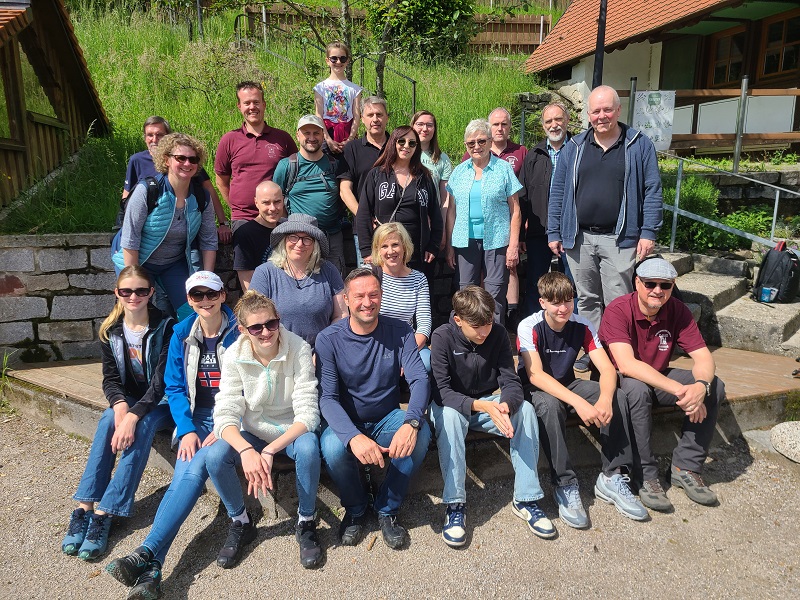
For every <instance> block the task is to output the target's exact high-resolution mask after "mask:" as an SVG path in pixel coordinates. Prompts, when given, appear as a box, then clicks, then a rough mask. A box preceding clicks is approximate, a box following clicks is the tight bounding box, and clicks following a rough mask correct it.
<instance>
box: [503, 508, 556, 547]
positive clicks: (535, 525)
mask: <svg viewBox="0 0 800 600" xmlns="http://www.w3.org/2000/svg"><path fill="white" fill-rule="evenodd" d="M511 510H512V511H513V512H514V514H515V515H517V516H518V517H519V518H520V519H523V520H524V521H526V522H527V523H528V527H529V528H530V530H531V531H532V532H533V533H534V534H535V535H538V536H539V537H540V538H544V539H549V538H551V537H554V536H555V535H556V528H555V526H554V525H553V522H552V521H551V520H550V519H548V518H547V515H545V514H544V511H543V510H542V509H541V508H539V505H538V504H536V502H534V501H531V502H517V501H516V500H514V501H512V502H511Z"/></svg>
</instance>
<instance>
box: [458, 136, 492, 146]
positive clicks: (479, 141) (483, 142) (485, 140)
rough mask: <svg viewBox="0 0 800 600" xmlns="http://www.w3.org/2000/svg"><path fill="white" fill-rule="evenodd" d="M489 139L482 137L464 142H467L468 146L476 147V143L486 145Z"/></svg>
mask: <svg viewBox="0 0 800 600" xmlns="http://www.w3.org/2000/svg"><path fill="white" fill-rule="evenodd" d="M488 141H489V140H487V139H485V138H482V139H480V140H470V141H468V142H464V143H465V144H466V146H467V148H474V147H475V144H477V145H478V146H485V145H486V142H488Z"/></svg>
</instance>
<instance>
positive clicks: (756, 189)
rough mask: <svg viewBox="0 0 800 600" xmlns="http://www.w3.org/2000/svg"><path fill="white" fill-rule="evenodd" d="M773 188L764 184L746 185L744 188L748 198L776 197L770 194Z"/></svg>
mask: <svg viewBox="0 0 800 600" xmlns="http://www.w3.org/2000/svg"><path fill="white" fill-rule="evenodd" d="M770 191H771V188H767V187H764V186H763V185H754V186H752V187H746V188H745V190H744V195H745V197H746V198H769V197H774V194H770Z"/></svg>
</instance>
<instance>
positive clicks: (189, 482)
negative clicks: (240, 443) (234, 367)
mask: <svg viewBox="0 0 800 600" xmlns="http://www.w3.org/2000/svg"><path fill="white" fill-rule="evenodd" d="M192 423H193V424H194V426H195V429H196V433H197V436H198V437H199V438H200V442H201V443H202V441H203V440H205V439H206V437H207V436H208V434H209V433H211V431H212V430H213V429H214V409H213V408H198V409H196V410H195V411H194V414H192ZM219 443H220V442H219V441H217V442H215V443H214V444H219ZM212 446H213V444H212ZM212 446H208V447H206V448H203V447H201V448H200V449H199V450H198V451H197V452H195V455H194V456H193V457H192V459H191V460H181V459H176V460H175V473H174V475H173V476H172V483H170V484H169V488H168V489H167V492H166V493H165V494H164V497H163V498H162V499H161V504H159V505H158V511H156V518H155V520H154V521H153V527H152V528H151V529H150V533H149V534H148V535H147V537H146V538H145V540H144V542H143V543H142V545H143V546H146V547H147V548H148V549H149V550H150V551H151V552H152V553H153V556H155V558H156V560H158V561H159V562H160V563H161V564H162V565H163V564H164V559H165V558H166V556H167V552H169V548H170V546H172V542H173V541H174V540H175V536H176V535H178V530H179V529H180V528H181V525H183V522H184V521H185V520H186V517H188V516H189V513H190V512H192V508H194V505H195V504H196V503H197V499H198V498H199V497H200V494H202V493H203V486H204V485H205V482H206V479H208V469H207V468H206V454H208V451H209V450H210V448H211V447H212Z"/></svg>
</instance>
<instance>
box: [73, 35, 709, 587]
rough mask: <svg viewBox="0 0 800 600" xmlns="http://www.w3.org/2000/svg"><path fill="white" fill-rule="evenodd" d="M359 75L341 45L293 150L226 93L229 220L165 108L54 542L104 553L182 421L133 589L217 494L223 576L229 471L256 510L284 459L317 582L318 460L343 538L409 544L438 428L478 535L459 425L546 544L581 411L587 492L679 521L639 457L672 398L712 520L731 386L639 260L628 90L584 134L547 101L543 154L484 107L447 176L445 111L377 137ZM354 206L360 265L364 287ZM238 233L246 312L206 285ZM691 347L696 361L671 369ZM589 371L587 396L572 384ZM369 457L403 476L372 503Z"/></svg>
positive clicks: (564, 511)
mask: <svg viewBox="0 0 800 600" xmlns="http://www.w3.org/2000/svg"><path fill="white" fill-rule="evenodd" d="M349 59H350V53H349V50H348V49H347V47H346V46H344V45H343V44H341V43H333V44H331V45H329V46H328V48H327V52H326V60H327V62H328V65H329V67H330V77H329V78H328V79H326V80H325V81H324V82H321V83H320V84H319V85H317V86H315V88H314V95H315V106H316V110H317V114H314V115H305V116H303V117H301V118H300V120H299V122H298V125H297V132H296V139H297V144H299V146H298V145H297V144H295V141H294V139H292V137H291V136H290V135H289V134H288V133H286V132H284V131H281V130H278V129H274V128H271V127H269V126H268V125H267V124H266V123H265V121H264V112H265V108H266V106H265V101H264V95H263V90H262V89H261V87H260V85H259V84H257V83H255V82H242V83H241V84H240V85H239V86H238V87H237V90H236V96H237V106H238V108H239V110H240V112H241V114H242V116H243V118H244V123H243V125H242V127H241V128H240V129H236V130H234V131H231V132H229V133H227V134H225V135H224V136H223V137H222V139H221V140H220V143H219V146H218V148H217V153H216V160H215V164H214V171H215V174H216V184H217V188H218V189H219V192H220V195H221V197H222V200H224V201H225V203H227V205H228V206H229V207H230V209H231V217H232V219H231V221H230V222H228V220H227V218H226V217H225V213H224V211H223V208H222V203H221V201H220V198H219V197H217V196H216V194H215V193H214V188H213V186H211V184H210V179H209V177H208V175H206V174H205V172H204V171H203V170H202V167H201V165H202V163H203V162H204V160H205V157H206V151H205V148H204V147H203V145H202V144H201V143H200V142H199V141H197V140H196V139H194V138H193V137H191V136H188V135H185V134H182V133H171V132H170V129H169V124H168V123H167V122H166V121H165V120H164V119H162V118H160V117H152V118H150V119H148V120H147V122H146V123H145V126H144V135H145V141H146V143H147V144H148V150H146V151H144V152H141V153H138V154H136V155H134V156H133V157H131V161H130V164H129V168H128V174H127V176H126V184H125V192H124V194H123V195H124V200H125V204H126V206H125V207H124V209H125V213H124V221H123V224H122V228H121V231H120V233H119V234H118V238H117V241H118V248H117V249H115V252H114V254H113V259H114V263H115V265H116V267H117V270H118V277H117V282H116V287H115V289H114V293H115V295H116V297H117V303H116V305H115V307H114V309H113V311H112V313H111V314H110V315H109V317H108V318H107V319H106V320H105V322H104V323H103V325H102V327H101V330H100V340H101V345H102V351H103V353H102V356H103V375H104V380H103V390H104V393H105V395H106V397H107V399H108V401H109V409H108V410H107V411H106V412H105V413H104V414H103V416H102V418H101V420H100V423H99V425H98V430H97V433H96V435H95V438H94V440H93V443H92V447H91V451H90V455H89V459H88V462H87V466H86V470H85V472H84V475H83V478H82V479H81V482H80V484H79V487H78V491H77V492H76V494H75V496H74V498H75V500H76V501H77V502H78V506H77V507H76V508H75V509H74V511H73V512H72V515H71V518H70V523H69V526H68V530H67V534H66V536H65V538H64V540H63V542H62V549H63V551H64V552H65V553H66V554H77V555H78V556H79V557H80V558H82V559H84V560H95V559H97V558H99V557H101V556H102V555H103V554H104V553H105V550H106V546H107V541H108V535H109V531H110V528H111V523H112V520H113V517H114V516H129V515H130V514H131V511H132V506H133V500H134V495H135V492H136V488H137V486H138V483H139V480H140V478H141V475H142V472H143V469H144V466H145V464H146V461H147V457H148V454H149V448H150V445H151V443H152V440H153V437H154V435H155V433H156V432H157V431H159V430H162V429H174V436H173V442H174V445H175V446H176V448H177V460H176V467H175V473H174V477H173V481H172V483H171V485H170V487H169V489H168V490H167V492H166V494H165V496H164V498H163V500H162V502H161V505H160V506H159V509H158V511H157V513H156V515H155V518H154V523H153V526H152V528H151V530H150V532H149V534H148V535H147V537H146V538H145V540H144V541H143V543H142V544H141V545H140V546H139V547H137V548H136V549H135V550H134V551H133V552H132V553H131V554H129V555H127V556H124V557H120V558H117V559H115V560H113V561H111V562H110V563H109V564H108V565H107V571H108V572H109V573H111V574H112V575H113V576H114V577H115V578H116V579H118V580H119V581H120V582H122V583H124V584H125V585H127V586H129V587H130V588H131V590H130V592H129V595H128V598H138V599H150V598H158V597H159V596H160V595H161V571H162V568H163V565H164V560H165V557H166V554H167V552H168V550H169V548H170V546H171V544H172V541H173V540H174V538H175V536H176V534H177V532H178V530H179V528H180V526H181V524H182V523H183V521H184V520H185V519H186V517H187V516H188V514H189V513H190V511H191V509H192V507H193V506H194V504H195V503H196V501H197V499H198V497H199V496H200V494H201V492H202V489H203V486H204V484H205V482H206V480H207V479H208V478H209V477H210V478H211V479H212V481H213V483H214V485H215V488H216V489H217V491H218V492H219V494H220V497H221V499H222V502H223V504H224V506H225V508H226V511H227V513H228V516H229V517H230V525H229V529H228V535H227V538H226V539H225V541H224V542H223V543H222V545H221V548H220V550H219V554H218V558H217V564H218V565H219V566H220V567H222V568H231V567H234V566H235V565H236V564H237V563H238V561H239V559H240V557H241V552H242V549H243V548H244V547H245V546H246V545H247V544H249V543H251V542H252V541H254V540H255V538H256V537H257V530H256V526H255V523H254V522H253V519H252V517H251V515H250V514H249V513H248V511H247V509H246V507H245V498H244V494H243V491H242V487H241V484H240V482H239V476H238V474H237V469H238V468H241V470H242V471H243V472H244V476H245V478H246V480H247V492H248V494H252V495H253V496H256V497H257V496H258V494H259V493H262V494H267V493H268V492H269V491H270V490H272V488H273V482H272V468H273V461H274V457H275V455H276V454H284V455H286V456H288V457H289V458H291V459H292V460H294V462H295V464H296V471H297V478H296V481H297V494H298V499H299V506H298V517H297V523H296V529H295V530H296V537H297V541H298V544H299V551H300V562H301V564H302V565H303V566H304V567H306V568H314V567H317V566H319V565H321V564H322V562H323V560H324V559H323V551H322V548H321V546H320V543H319V539H318V537H317V531H316V521H315V518H316V495H317V486H318V483H319V477H320V472H321V468H322V465H323V464H324V466H325V468H326V469H327V472H328V474H329V475H330V477H331V479H332V481H333V483H334V485H335V488H336V490H337V491H338V493H339V497H340V499H341V503H342V506H343V507H344V509H345V512H344V515H343V517H342V519H341V524H340V527H339V532H338V533H339V539H340V541H341V543H342V544H343V545H356V544H358V543H359V541H360V540H361V538H362V536H363V534H364V527H365V519H366V517H367V512H368V510H370V509H371V510H372V511H374V513H375V514H376V515H377V518H378V523H379V526H380V529H381V532H382V536H383V539H384V541H385V542H386V544H387V545H388V546H389V547H391V548H394V549H397V548H401V547H402V546H404V545H405V543H406V542H407V540H408V533H407V531H406V530H405V529H404V528H403V527H402V525H401V524H400V523H399V522H398V514H399V512H400V509H401V506H402V504H403V500H404V498H405V496H406V494H407V492H408V489H409V484H410V482H411V479H412V478H413V476H414V474H415V472H416V471H417V470H418V469H419V467H420V466H421V463H422V461H423V459H424V457H425V455H426V454H427V452H428V448H429V445H430V442H431V438H432V437H435V440H436V448H437V452H438V458H439V464H440V467H441V471H442V477H443V480H444V490H443V493H442V499H443V503H444V505H445V515H444V525H443V527H442V537H443V540H444V542H445V543H446V544H447V545H449V546H452V547H458V546H461V545H463V544H464V543H465V542H466V539H467V535H468V531H467V528H466V502H467V500H466V491H465V477H466V468H467V466H466V452H465V438H466V435H467V432H468V431H469V430H479V431H483V432H487V433H490V434H494V435H497V436H500V437H505V438H507V439H508V440H509V444H510V455H511V463H512V466H513V469H514V473H515V480H514V490H513V497H512V504H511V509H512V511H513V513H514V514H515V515H517V516H518V517H520V518H521V519H523V520H524V521H525V522H526V524H527V526H528V527H529V529H530V530H531V532H532V533H533V534H535V535H536V536H538V537H541V538H552V537H554V536H555V535H556V529H555V525H554V524H553V522H552V521H551V520H550V519H549V518H548V516H547V514H546V513H545V512H544V510H542V508H541V507H540V506H539V504H538V502H539V501H540V500H541V499H542V498H543V496H544V492H543V490H542V487H541V485H540V482H539V477H538V472H537V464H538V460H539V448H540V444H541V448H542V450H543V451H544V453H545V456H546V458H547V460H548V462H549V465H550V475H551V481H552V484H553V491H554V498H555V501H556V504H557V506H558V513H559V517H560V518H561V520H562V521H563V522H564V523H565V524H566V525H568V526H571V527H575V528H586V527H588V526H589V525H590V521H589V517H588V515H587V512H586V510H585V508H584V506H583V503H582V500H581V494H580V490H579V488H578V480H577V477H576V474H575V471H574V469H573V467H572V464H571V461H570V458H569V450H568V447H567V442H566V426H565V423H566V419H567V416H568V414H569V412H570V410H574V411H575V413H576V414H577V416H578V418H579V419H580V420H581V421H582V423H583V424H584V425H586V426H597V427H598V428H599V430H600V444H601V448H602V452H601V454H602V471H601V473H600V474H599V475H598V478H597V481H596V484H595V488H594V493H595V495H596V497H597V498H598V499H600V500H602V501H604V502H608V503H611V504H613V505H614V506H615V507H616V509H617V510H618V511H619V512H620V513H621V514H623V515H624V516H626V517H628V518H631V519H634V520H645V519H647V518H648V510H647V509H648V508H649V509H651V510H659V511H664V510H670V509H671V503H670V501H669V498H668V497H667V495H666V493H665V491H664V487H663V486H662V484H661V480H660V478H659V472H658V463H657V461H656V459H655V457H654V455H653V452H652V450H651V447H650V437H651V433H652V419H651V410H652V407H653V406H654V405H657V404H665V405H676V406H677V407H679V408H680V409H681V410H682V411H683V412H684V413H685V417H684V423H683V431H682V435H681V438H680V441H679V443H678V446H677V448H676V450H675V452H674V453H673V456H672V465H671V467H670V470H669V476H670V479H671V482H672V485H673V486H674V487H681V488H683V489H684V490H685V491H686V494H687V495H688V496H689V498H691V499H692V500H694V501H696V502H699V503H701V504H706V505H712V504H714V503H716V495H715V494H714V492H713V491H712V490H711V489H710V488H709V487H708V486H707V485H706V484H705V482H704V481H703V479H702V475H701V474H702V471H703V463H704V461H705V458H706V456H707V453H708V448H709V445H710V442H711V437H712V435H713V431H714V425H715V423H716V416H717V411H718V407H719V404H720V402H721V401H722V399H723V398H724V385H723V383H722V382H721V381H720V380H719V379H718V378H717V377H716V376H715V367H714V361H713V358H712V356H711V353H710V352H709V351H708V349H707V348H706V346H705V343H704V342H703V340H702V337H701V336H700V333H699V331H698V328H697V325H696V324H695V322H694V320H693V319H692V316H691V313H690V311H689V310H688V308H687V307H686V306H685V305H684V304H683V303H682V302H681V301H680V300H679V299H678V298H675V297H672V294H673V291H674V283H675V279H676V278H677V273H676V272H675V269H674V268H673V267H672V265H671V264H670V263H668V262H667V261H665V260H664V259H662V258H659V257H653V256H649V255H650V254H651V251H652V249H653V246H654V240H655V237H656V235H657V233H658V230H659V228H660V227H661V221H662V208H661V185H660V178H659V175H658V170H657V164H656V156H655V151H654V149H653V146H652V143H650V141H649V140H648V139H647V138H646V137H645V136H643V135H642V134H641V133H639V132H637V131H635V130H633V129H632V128H630V127H628V126H627V125H625V124H623V123H620V122H619V120H618V119H619V113H620V103H619V98H618V96H617V95H616V92H614V90H613V89H612V88H608V87H604V86H601V87H598V88H597V89H595V90H594V91H593V92H592V94H591V95H590V97H589V102H588V111H589V120H590V122H591V127H590V129H589V130H588V131H586V132H583V133H579V134H577V135H575V136H570V135H569V133H568V125H569V112H568V111H567V109H566V108H565V107H564V106H563V105H562V104H559V103H553V104H550V105H548V106H547V107H546V108H545V109H544V111H543V113H542V125H543V129H544V134H545V139H544V140H543V141H542V142H541V143H540V144H538V145H537V146H535V147H534V148H532V149H531V150H530V151H528V150H527V149H526V148H525V147H523V146H520V145H518V144H515V143H514V142H512V141H511V140H510V139H509V135H510V124H511V116H510V114H509V112H508V111H507V110H506V109H503V108H498V109H495V110H494V111H492V112H491V113H490V115H489V118H488V119H486V120H483V119H477V120H474V121H471V122H470V123H469V124H468V125H467V127H466V130H465V135H464V143H465V149H466V153H465V155H464V158H463V160H462V162H461V163H460V164H459V165H457V166H455V168H454V167H453V165H452V162H451V161H450V159H449V158H448V156H447V155H446V154H445V153H443V152H442V151H441V148H440V147H439V144H438V140H437V135H436V134H437V121H436V118H435V116H434V115H433V114H432V113H430V112H427V111H421V112H418V113H416V114H415V115H414V116H413V118H412V120H411V124H410V125H408V126H400V127H397V128H395V129H394V131H392V132H391V133H389V132H388V131H387V128H386V127H387V123H388V118H389V114H388V110H387V106H386V101H385V100H383V99H381V98H376V97H367V98H363V99H362V98H361V92H362V90H361V89H360V88H359V87H358V86H356V85H355V84H353V83H352V82H349V81H347V79H346V77H345V68H346V64H347V62H348V61H349ZM359 119H360V121H361V123H363V125H364V127H365V134H364V135H363V136H362V137H358V131H359V127H358V121H359ZM137 182H138V183H137ZM345 209H348V210H349V211H350V213H352V215H353V217H354V218H353V227H354V233H355V246H356V251H357V254H358V255H359V256H360V258H361V266H358V267H356V268H355V269H354V270H350V271H348V267H347V265H346V262H345V247H344V236H343V234H342V228H343V227H346V226H348V221H347V219H346V216H345V215H346V212H345ZM215 219H216V224H215ZM215 229H216V231H215ZM229 241H232V243H233V246H234V268H235V270H236V271H237V275H238V279H239V283H240V285H241V288H242V291H243V295H242V296H241V298H240V299H239V301H238V302H237V303H236V307H235V309H234V310H231V309H230V308H229V307H228V306H227V305H226V304H225V300H226V287H225V285H224V283H223V281H222V280H221V279H220V278H219V276H218V275H216V274H215V273H214V272H213V271H214V266H215V258H216V249H217V244H218V243H220V242H221V243H228V242H229ZM440 253H443V254H444V256H445V257H446V260H447V262H448V263H449V264H450V265H451V266H452V267H453V268H455V269H456V272H457V281H458V287H459V291H457V292H456V293H455V294H454V295H453V297H452V307H453V313H452V315H451V317H450V319H449V321H448V322H447V323H445V324H444V325H442V326H440V327H439V328H437V329H436V330H435V331H432V321H433V320H432V314H431V300H430V280H431V277H432V274H433V270H432V265H433V262H434V261H435V259H436V258H437V256H438V255H439V254H440ZM523 253H526V254H527V260H528V263H527V271H526V277H525V289H524V304H520V297H519V296H520V283H519V277H517V274H516V268H517V266H518V264H519V259H520V256H521V254H523ZM555 259H557V263H558V264H559V265H560V267H557V268H555V269H553V270H552V272H551V268H552V265H551V263H552V262H554V261H555ZM560 271H562V272H560ZM576 300H577V302H576ZM576 303H577V310H576V306H575V305H576ZM157 307H158V308H157ZM517 312H518V313H519V315H521V317H522V319H521V320H520V322H519V326H518V327H517V328H515V327H514V326H513V324H512V323H511V321H516V317H515V315H516V313H517ZM509 315H511V316H512V317H513V318H511V319H509V322H508V323H507V322H506V318H507V317H508V316H509ZM506 326H508V327H509V328H510V329H512V330H513V331H514V332H515V333H516V334H517V343H518V348H517V349H514V348H513V346H512V345H511V343H510V342H509V337H508V335H507V331H506ZM676 345H677V346H678V347H680V348H681V349H683V351H684V352H686V353H687V354H688V355H689V357H690V358H691V359H693V363H694V366H693V369H692V370H691V371H686V370H680V369H673V368H671V367H670V366H669V361H670V357H671V354H672V351H673V349H675V347H676ZM515 354H518V364H517V365H515V360H514V359H515ZM590 368H591V370H592V372H593V377H592V378H591V379H588V380H586V379H581V378H578V377H576V376H575V371H578V372H580V371H586V370H590ZM406 395H407V407H406V408H402V407H401V401H403V399H404V397H405V396H406ZM117 457H118V461H117V462H118V464H117V467H116V471H114V470H113V469H114V463H115V460H116V459H117ZM364 466H379V467H381V468H384V467H387V466H388V469H387V470H386V475H385V478H384V480H383V483H382V485H381V487H380V489H379V490H378V491H377V493H376V494H375V496H374V498H373V499H372V501H371V500H370V496H369V494H368V492H367V490H366V489H365V488H364V486H363V485H362V477H361V469H362V468H363V467H364ZM112 472H113V476H112ZM637 493H638V496H637Z"/></svg>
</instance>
